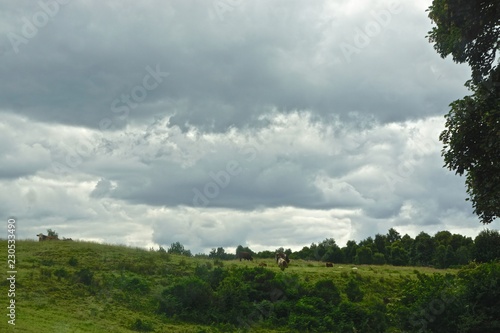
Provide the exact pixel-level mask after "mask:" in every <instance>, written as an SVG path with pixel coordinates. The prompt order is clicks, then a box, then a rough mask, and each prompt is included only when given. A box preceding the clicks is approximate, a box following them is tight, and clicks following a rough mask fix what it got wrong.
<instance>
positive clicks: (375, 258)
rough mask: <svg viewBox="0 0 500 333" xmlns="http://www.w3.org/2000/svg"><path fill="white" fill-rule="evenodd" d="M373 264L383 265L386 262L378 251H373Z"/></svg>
mask: <svg viewBox="0 0 500 333" xmlns="http://www.w3.org/2000/svg"><path fill="white" fill-rule="evenodd" d="M373 264H374V265H385V264H386V260H385V256H384V255H383V254H382V253H380V252H377V253H375V254H374V255H373Z"/></svg>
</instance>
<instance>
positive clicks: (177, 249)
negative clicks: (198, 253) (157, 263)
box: [167, 242, 192, 257]
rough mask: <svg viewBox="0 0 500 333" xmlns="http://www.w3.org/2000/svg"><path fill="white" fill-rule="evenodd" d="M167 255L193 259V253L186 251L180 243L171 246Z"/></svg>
mask: <svg viewBox="0 0 500 333" xmlns="http://www.w3.org/2000/svg"><path fill="white" fill-rule="evenodd" d="M167 253H170V254H180V255H183V256H187V257H191V256H192V255H191V251H190V250H186V249H185V248H184V245H182V244H181V243H180V242H175V243H172V244H171V245H170V247H169V248H168V250H167Z"/></svg>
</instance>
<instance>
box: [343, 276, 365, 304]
mask: <svg viewBox="0 0 500 333" xmlns="http://www.w3.org/2000/svg"><path fill="white" fill-rule="evenodd" d="M345 293H346V295H347V298H348V299H349V301H351V302H361V301H362V300H363V297H364V294H363V292H362V291H361V288H359V284H358V282H357V281H356V280H354V279H350V280H349V282H347V286H346V288H345Z"/></svg>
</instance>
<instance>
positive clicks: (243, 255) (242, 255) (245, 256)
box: [238, 252, 253, 261]
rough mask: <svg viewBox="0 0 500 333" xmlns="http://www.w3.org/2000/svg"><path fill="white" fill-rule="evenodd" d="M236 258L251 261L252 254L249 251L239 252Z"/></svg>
mask: <svg viewBox="0 0 500 333" xmlns="http://www.w3.org/2000/svg"><path fill="white" fill-rule="evenodd" d="M238 258H240V261H241V259H245V260H250V261H253V258H252V254H251V253H250V252H240V253H238Z"/></svg>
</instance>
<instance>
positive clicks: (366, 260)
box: [354, 245, 373, 265]
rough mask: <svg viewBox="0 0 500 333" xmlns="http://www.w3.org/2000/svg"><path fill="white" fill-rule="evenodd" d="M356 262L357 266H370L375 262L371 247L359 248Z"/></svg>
mask: <svg viewBox="0 0 500 333" xmlns="http://www.w3.org/2000/svg"><path fill="white" fill-rule="evenodd" d="M354 261H355V263H356V264H360V265H370V264H371V263H372V262H373V253H372V249H371V248H370V246H368V245H365V246H363V247H359V248H358V249H357V250H356V257H355V259H354Z"/></svg>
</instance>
